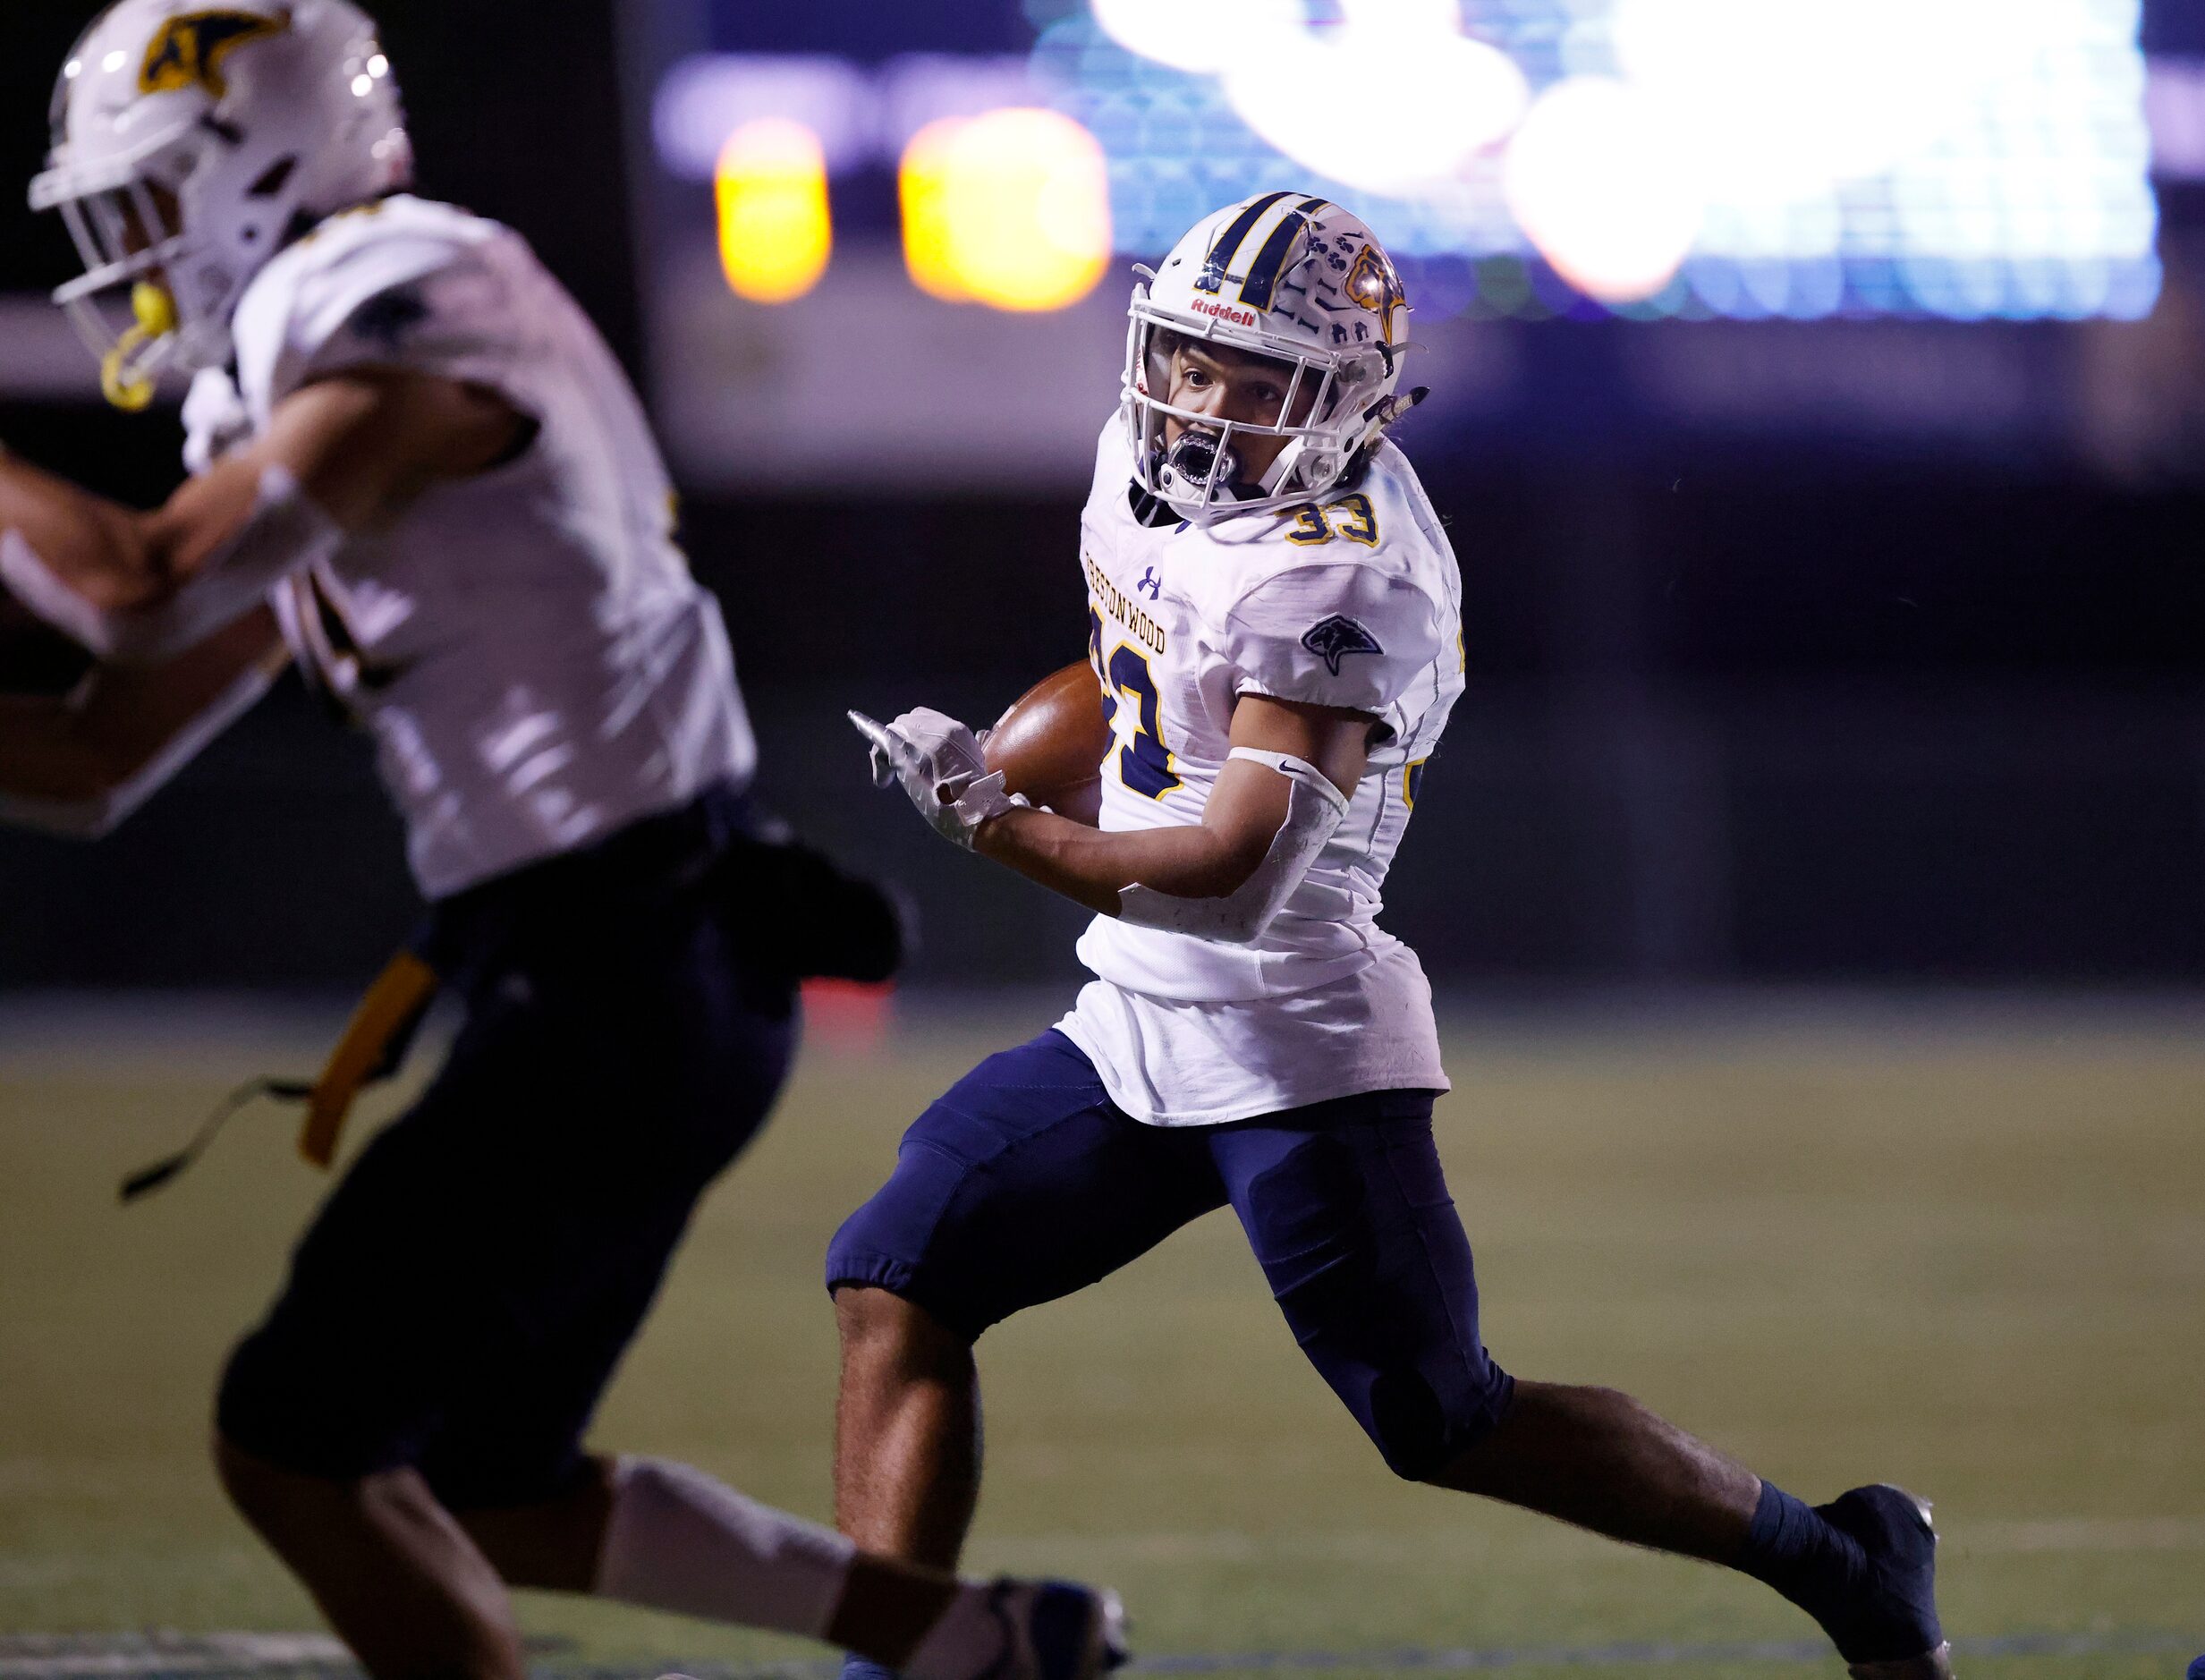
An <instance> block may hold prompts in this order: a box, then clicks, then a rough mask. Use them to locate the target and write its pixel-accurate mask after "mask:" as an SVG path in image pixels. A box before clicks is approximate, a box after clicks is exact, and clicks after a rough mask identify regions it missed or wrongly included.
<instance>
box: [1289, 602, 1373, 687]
mask: <svg viewBox="0 0 2205 1680" xmlns="http://www.w3.org/2000/svg"><path fill="white" fill-rule="evenodd" d="M1302 646H1303V647H1305V648H1307V649H1309V650H1310V652H1311V653H1313V654H1315V655H1316V656H1317V657H1318V658H1320V659H1322V660H1323V661H1324V662H1325V669H1326V670H1327V671H1329V672H1331V673H1332V674H1333V675H1335V676H1337V675H1340V661H1341V660H1342V659H1344V658H1346V657H1347V656H1348V655H1349V654H1351V653H1384V652H1385V651H1386V649H1383V648H1381V647H1379V646H1378V638H1377V637H1376V636H1374V635H1372V634H1371V633H1370V632H1369V631H1367V630H1365V629H1364V628H1363V627H1362V626H1361V624H1357V623H1356V622H1355V621H1354V620H1353V619H1352V618H1343V617H1342V616H1341V615H1339V614H1337V613H1335V614H1333V615H1332V616H1331V617H1330V618H1327V619H1326V620H1324V621H1323V622H1322V623H1321V624H1311V625H1310V628H1309V630H1308V632H1306V633H1305V634H1304V635H1303V636H1302Z"/></svg>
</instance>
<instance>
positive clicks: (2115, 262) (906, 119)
mask: <svg viewBox="0 0 2205 1680" xmlns="http://www.w3.org/2000/svg"><path fill="white" fill-rule="evenodd" d="M1052 10H1053V11H1055V12H1056V13H1062V14H1063V15H1059V16H1057V17H1056V21H1053V22H1051V23H1049V24H1048V25H1047V27H1045V28H1043V29H1041V30H1039V34H1038V39H1037V42H1036V45H1035V47H1034V50H1033V53H1032V55H1031V57H1030V60H1026V61H1022V60H1018V59H1006V58H1005V57H1004V56H1003V55H1000V54H988V55H980V54H975V55H971V56H960V55H954V54H940V53H929V54H913V55H902V56H899V57H893V58H890V59H887V60H886V61H884V62H882V63H880V64H872V65H861V64H856V63H854V62H851V61H842V60H837V59H834V58H831V57H822V56H819V55H757V54H729V53H708V54H702V55H695V56H692V57H690V58H687V59H684V60H683V61H682V62H680V63H678V64H674V66H673V67H672V68H671V70H670V71H668V72H667V73H666V76H665V77H664V79H663V81H662V82H661V84H660V87H659V91H658V95H657V108H656V112H655V115H654V123H653V126H654V131H655V133H656V135H657V143H658V150H659V156H660V158H661V160H662V162H663V164H664V165H665V166H666V168H667V169H668V170H669V171H670V172H671V173H672V174H674V175H676V176H677V177H680V178H686V179H705V178H708V176H709V175H710V174H711V172H712V169H713V167H714V165H715V163H716V160H717V157H718V155H719V148H721V146H722V145H723V144H724V143H725V139H726V136H727V135H728V134H729V133H730V132H733V131H734V129H736V128H738V127H740V126H742V124H743V123H749V122H752V121H756V120H758V119H759V118H761V117H786V118H790V119H793V120H795V121H799V122H801V123H804V124H805V125H806V126H807V127H809V128H810V129H811V130H812V131H813V132H815V133H817V134H818V135H819V137H820V140H821V143H822V146H823V148H824V150H825V153H826V156H827V165H828V168H829V170H830V171H831V172H833V173H834V174H836V175H844V174H850V173H852V172H853V171H858V170H861V169H863V168H866V167H868V166H873V165H884V164H885V165H894V164H895V162H896V161H897V159H898V157H899V156H900V155H901V154H902V153H903V151H904V149H905V148H906V147H907V146H908V144H909V142H910V140H911V137H912V135H914V134H916V133H918V132H920V130H922V129H924V128H926V127H928V126H929V124H931V123H937V122H940V121H942V120H943V119H945V118H949V117H974V116H980V115H985V114H987V113H988V112H990V111H995V110H1002V109H1010V108H1025V107H1030V106H1051V107H1053V108H1055V109H1056V111H1058V112H1059V113H1060V114H1061V115H1064V116H1065V117H1067V118H1069V119H1071V120H1073V121H1076V122H1077V123H1080V124H1081V126H1082V127H1083V128H1085V129H1086V130H1087V131H1089V132H1090V133H1091V134H1092V135H1093V136H1094V137H1095V138H1096V140H1098V143H1099V145H1100V147H1101V148H1102V151H1103V153H1104V155H1105V157H1106V158H1107V167H1108V171H1109V181H1110V194H1111V206H1110V210H1111V221H1112V225H1113V226H1114V228H1115V243H1116V246H1117V248H1118V250H1122V251H1126V252H1132V253H1138V254H1153V253H1155V252H1157V251H1159V250H1164V249H1166V248H1167V247H1168V246H1169V244H1170V243H1171V242H1172V241H1173V240H1174V239H1175V237H1176V236H1177V235H1178V234H1179V233H1181V232H1183V230H1184V229H1185V228H1186V226H1187V225H1190V224H1191V223H1192V222H1193V221H1194V220H1196V219H1197V218H1198V217H1199V216H1201V215H1202V214H1204V213H1205V212H1207V211H1208V210H1209V209H1211V208H1216V206H1217V204H1219V203H1222V202H1225V201H1228V200H1230V199H1235V198H1239V197H1242V196H1245V195H1247V194H1249V193H1251V192H1254V191H1261V190H1263V189H1264V188H1267V187H1269V186H1273V185H1276V184H1277V183H1278V182H1280V181H1282V180H1288V181H1292V182H1295V183H1297V184H1301V185H1305V186H1308V187H1310V188H1312V189H1314V190H1318V191H1324V192H1326V193H1327V194H1328V195H1329V196H1332V197H1334V198H1336V199H1339V200H1341V201H1342V202H1344V203H1345V204H1347V205H1348V206H1349V208H1353V209H1354V210H1356V211H1357V212H1359V213H1360V214H1361V215H1362V216H1365V217H1366V218H1367V219H1369V220H1370V222H1371V224H1372V225H1374V226H1375V227H1376V228H1377V229H1378V232H1379V233H1380V234H1381V236H1382V237H1384V238H1385V239H1386V240H1387V242H1388V244H1389V246H1390V247H1391V248H1392V249H1393V250H1395V253H1396V255H1398V256H1400V257H1404V258H1406V259H1412V266H1413V260H1414V259H1425V260H1427V261H1441V262H1445V261H1449V260H1452V261H1455V262H1457V263H1461V262H1463V261H1465V260H1467V261H1471V262H1475V263H1477V264H1479V268H1478V273H1477V277H1476V279H1475V281H1474V282H1473V283H1472V284H1470V285H1468V286H1466V287H1461V288H1458V290H1459V291H1461V292H1462V293H1463V295H1462V296H1460V297H1459V298H1457V299H1456V300H1454V302H1455V304H1456V308H1457V310H1466V311H1468V312H1470V313H1471V314H1474V315H1478V316H1482V317H1487V318H1490V317H1493V316H1497V315H1511V314H1515V315H1532V316H1543V315H1548V314H1552V313H1556V312H1561V313H1567V312H1569V310H1568V305H1569V303H1570V301H1571V298H1570V297H1569V296H1568V295H1567V293H1572V292H1573V293H1576V294H1578V295H1579V296H1582V297H1589V298H1591V299H1595V300H1599V301H1604V302H1606V303H1607V304H1610V305H1613V306H1616V307H1617V308H1618V309H1620V310H1622V311H1623V312H1624V313H1627V314H1630V315H1633V316H1634V317H1641V318H1659V317H1665V316H1682V317H1686V318H1708V317H1711V316H1729V317H1735V318H1748V319H1753V318H1768V317H1789V318H1819V317H1823V316H1829V315H1848V316H1863V315H1867V316H1874V315H1887V314H1888V315H1901V316H1918V317H1919V316H1927V317H1942V318H1953V319H1963V320H1972V319H1983V318H2013V319H2028V318H2047V317H2053V318H2088V317H2093V316H2097V317H2114V318H2137V317H2140V316H2141V315H2143V314H2145V313H2148V312H2149V310H2150V307H2151V304H2152V302H2153V301H2154V300H2155V299H2156V297H2157V296H2158V288H2159V285H2160V282H2161V276H2160V268H2159V262H2158V255H2157V251H2156V248H2155V247H2156V234H2157V227H2158V210H2157V205H2156V203H2155V200H2154V198H2153V195H2152V191H2151V185H2150V171H2151V165H2152V157H2153V151H2154V130H2155V129H2156V131H2157V133H2158V154H2159V157H2160V160H2161V166H2162V169H2163V170H2165V169H2167V167H2168V166H2169V165H2172V166H2174V167H2175V168H2176V169H2178V170H2180V171H2182V172H2184V173H2186V172H2189V171H2192V170H2193V169H2195V168H2196V167H2198V165H2199V160H2200V158H2201V157H2205V138H2200V136H2199V131H2205V122H2201V121H2200V120H2199V119H2198V117H2197V116H2196V115H2195V114H2196V112H2197V111H2198V109H2199V106H2200V103H2201V96H2200V94H2199V93H2198V91H2197V89H2198V84H2197V82H2196V81H2195V80H2194V78H2193V77H2192V76H2189V75H2186V74H2185V73H2184V72H2182V71H2180V70H2179V69H2175V68H2169V69H2167V70H2166V71H2164V72H2161V73H2159V74H2158V75H2157V76H2156V77H2155V78H2154V79H2153V80H2152V81H2151V82H2150V89H2151V91H2150V98H2149V100H2147V97H2146V86H2147V81H2146V67H2145V63H2144V59H2143V56H2142V54H2141V48H2140V47H2139V45H2138V30H2139V21H2140V13H2139V5H2138V3H2137V0H1935V3H1934V4H1928V3H1925V0H1784V3H1783V4H1771V3H1770V0H1327V4H1325V5H1322V6H1318V5H1313V4H1308V0H1224V3H1223V4H1219V5H1217V6H1214V7H1211V8H1209V9H1207V10H1205V11H1204V12H1203V13H1201V14H1200V17H1199V18H1195V19H1190V18H1189V17H1188V16H1187V15H1186V13H1185V10H1184V8H1183V6H1181V5H1179V4H1175V0H1074V3H1073V4H1069V5H1058V6H1056V7H1054V8H1044V9H1043V11H1044V12H1045V13H1046V12H1047V11H1052ZM2147 106H2148V107H2149V112H2150V123H2149V124H2148V122H2147ZM1006 132H1007V131H1006ZM938 138H939V137H938V136H937V140H938ZM962 144H963V145H974V144H976V142H975V141H973V140H970V139H968V140H966V141H964V142H962ZM936 156H937V148H934V147H933V146H932V145H931V144H930V146H929V148H926V149H924V150H923V151H922V154H921V156H920V163H921V164H922V165H923V164H927V163H929V160H931V159H933V158H934V157H936ZM906 161H908V160H906ZM904 201H905V202H914V201H915V202H917V203H918V204H919V205H920V207H921V208H925V207H928V206H930V205H933V204H935V202H936V200H934V199H930V198H929V197H928V196H927V194H926V193H925V192H923V191H921V192H920V193H919V194H918V195H917V198H916V199H915V200H913V199H911V198H910V197H909V196H908V195H907V196H906V199H905V200H904ZM935 236H936V235H935V233H933V232H931V231H929V230H920V233H919V235H918V240H919V242H920V243H922V244H923V243H925V242H928V241H929V240H931V239H933V238H934V237H935ZM911 241H912V234H911V231H910V230H906V242H907V245H909V244H910V242H911ZM1680 246H1682V249H1679V247H1680ZM1527 266H1530V267H1540V268H1544V269H1548V270H1551V271H1553V272H1554V273H1556V274H1559V275H1560V276H1562V277H1563V279H1564V281H1565V295H1563V296H1560V297H1557V296H1556V295H1555V293H1554V288H1552V287H1551V286H1546V285H1531V284H1525V281H1524V278H1523V276H1522V272H1521V271H1522V269H1523V268H1524V267H1527ZM1512 268H1513V269H1514V270H1516V271H1517V272H1513V273H1512V272H1511V270H1512ZM913 273H914V275H915V276H926V278H924V279H922V284H927V285H931V284H934V274H935V271H934V270H933V269H932V268H930V267H929V266H928V265H927V263H926V262H924V261H918V262H915V263H914V267H913ZM1412 277H1413V276H1412ZM969 294H970V295H980V296H983V297H984V296H985V295H986V293H984V292H975V293H969ZM1064 295H1066V296H1067V297H1069V296H1071V295H1074V294H1073V293H1070V292H1067V293H1065V294H1064ZM1428 307H1429V305H1428ZM1427 318H1428V320H1429V314H1428V316H1427Z"/></svg>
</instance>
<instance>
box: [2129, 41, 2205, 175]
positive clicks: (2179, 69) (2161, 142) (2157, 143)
mask: <svg viewBox="0 0 2205 1680" xmlns="http://www.w3.org/2000/svg"><path fill="white" fill-rule="evenodd" d="M2144 115H2145V117H2146V119H2147V120H2148V121H2149V122H2150V127H2151V173H2152V174H2155V175H2158V177H2159V178H2160V179H2161V180H2162V181H2205V59H2198V58H2155V59H2153V60H2152V61H2151V66H2150V76H2149V79H2148V80H2147V81H2145V83H2144Z"/></svg>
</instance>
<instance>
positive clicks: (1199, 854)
mask: <svg viewBox="0 0 2205 1680" xmlns="http://www.w3.org/2000/svg"><path fill="white" fill-rule="evenodd" d="M852 721H853V722H855V723H856V724H857V725H858V728H859V730H860V731H861V733H863V734H865V735H866V737H867V739H869V741H871V742H873V748H874V756H875V771H876V777H877V779H880V778H882V777H884V776H885V777H886V778H887V779H893V780H895V781H898V782H901V783H902V784H903V790H904V792H905V793H907V794H908V795H910V797H911V799H912V803H913V804H915V805H917V806H918V807H919V808H920V811H921V812H922V813H923V814H925V815H926V816H927V817H928V819H929V822H931V823H932V824H933V826H934V827H936V829H937V831H939V832H940V833H942V834H944V835H945V836H947V837H949V838H951V839H953V840H955V841H957V842H958V843H959V844H963V845H968V846H970V847H971V848H972V849H973V850H974V851H976V852H978V853H980V854H981V855H982V856H984V857H990V858H993V859H995V860H996V861H997V862H999V863H1002V864H1004V865H1005V866H1006V867H1008V868H1010V869H1013V870H1017V871H1018V872H1019V873H1020V874H1021V875H1023V876H1025V877H1026V878H1028V879H1029V880H1032V881H1035V882H1038V883H1039V884H1040V885H1041V886H1043V887H1047V888H1048V889H1049V890H1050V891H1052V892H1055V893H1061V894H1062V895H1064V896H1065V897H1066V898H1070V899H1072V900H1073V901H1074V902H1076V903H1078V904H1084V905H1086V906H1087V907H1088V908H1089V909H1090V910H1094V911H1098V912H1101V913H1102V914H1104V915H1106V916H1116V917H1120V918H1122V919H1124V921H1131V922H1134V923H1137V924H1139V925H1141V926H1143V927H1154V928H1162V929H1166V930H1168V931H1171V932H1175V933H1187V934H1193V935H1196V936H1198V937H1200V938H1211V939H1223V940H1227V941H1231V942H1235V943H1242V942H1246V941H1248V940H1251V939H1253V938H1256V937H1257V936H1258V935H1259V934H1260V933H1261V932H1262V931H1263V929H1264V928H1265V927H1266V926H1267V925H1268V923H1269V921H1270V920H1271V918H1272V917H1273V916H1275V915H1276V914H1277V913H1278V911H1279V909H1280V907H1281V906H1282V905H1283V904H1285V901H1286V899H1287V897H1288V896H1289V895H1291V894H1292V893H1293V889H1294V888H1295V887H1296V886H1298V885H1299V884H1300V882H1301V880H1302V876H1303V875H1305V874H1306V873H1307V872H1308V870H1309V867H1310V864H1311V863H1312V862H1314V861H1316V858H1317V855H1318V853H1319V852H1321V851H1322V850H1323V849H1324V845H1325V843H1326V841H1327V840H1328V839H1330V838H1331V836H1332V833H1333V831H1334V830H1335V829H1336V828H1337V827H1339V823H1340V819H1341V818H1342V816H1343V815H1344V814H1345V812H1346V810H1347V804H1348V796H1347V794H1346V793H1344V791H1343V790H1344V789H1348V788H1353V787H1354V786H1355V785H1356V784H1357V783H1358V782H1359V781H1360V779H1361V776H1362V773H1363V768H1364V765H1365V764H1366V762H1367V761H1368V758H1369V752H1370V732H1371V730H1372V728H1373V727H1374V726H1375V725H1376V724H1377V722H1378V719H1377V718H1375V717H1370V715H1368V714H1366V713H1362V712H1355V711H1346V710H1341V709H1337V708H1330V707H1322V706H1309V705H1302V704H1299V703H1296V702H1293V701H1289V700H1274V699H1271V698H1269V697H1268V696H1263V695H1255V694H1250V695H1243V696H1242V699H1241V700H1240V703H1239V704H1238V705H1237V706H1236V707H1235V708H1234V715H1233V729H1232V752H1231V756H1230V757H1229V758H1228V759H1227V760H1226V762H1225V767H1224V768H1223V769H1222V770H1221V771H1220V772H1219V774H1218V776H1217V784H1216V785H1215V786H1214V787H1212V789H1211V790H1210V794H1209V801H1208V802H1207V803H1206V804H1205V805H1204V807H1203V811H1202V819H1201V821H1200V822H1199V823H1184V824H1175V825H1170V826H1166V827H1156V828H1140V829H1120V830H1103V829H1097V828H1092V827H1088V826H1087V825H1086V824H1084V823H1078V822H1073V821H1071V820H1069V819H1065V818H1063V817H1058V816H1056V815H1054V814H1052V813H1051V812H1048V811H1045V810H1031V809H1030V808H1027V807H1025V806H1023V805H1021V804H1017V803H1014V802H1012V801H1011V800H1010V799H1009V798H1008V797H1007V796H1005V794H1004V793H1003V791H1002V782H1003V776H1002V775H1001V773H1000V772H998V773H996V774H995V775H992V776H987V775H983V774H982V772H983V770H984V766H983V765H982V762H981V759H980V749H979V745H978V743H977V742H974V741H973V740H972V737H971V732H970V731H969V730H966V729H965V727H964V725H962V724H959V723H957V722H956V721H955V720H954V718H949V717H944V716H942V715H941V714H940V713H938V712H931V711H924V710H921V711H914V712H907V713H905V714H904V715H903V717H899V718H898V719H896V721H895V723H894V724H890V725H880V724H877V723H875V722H873V721H872V720H871V719H870V718H865V717H857V716H856V715H855V714H853V715H852Z"/></svg>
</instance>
